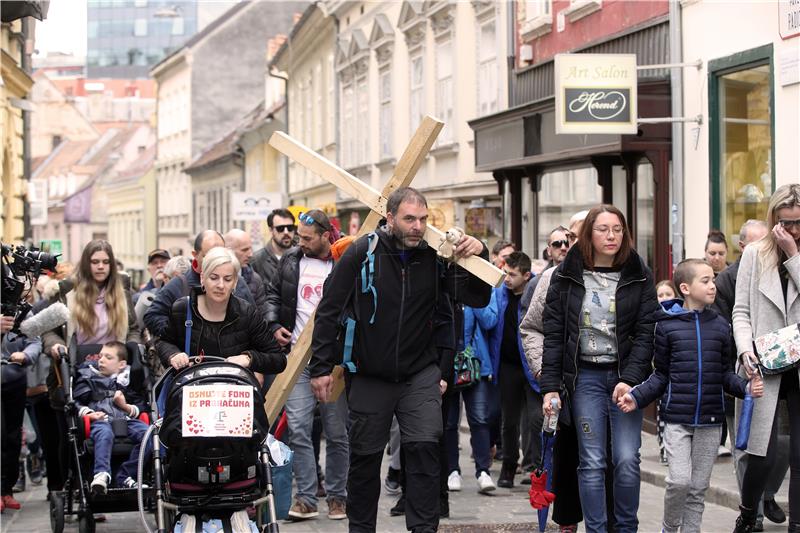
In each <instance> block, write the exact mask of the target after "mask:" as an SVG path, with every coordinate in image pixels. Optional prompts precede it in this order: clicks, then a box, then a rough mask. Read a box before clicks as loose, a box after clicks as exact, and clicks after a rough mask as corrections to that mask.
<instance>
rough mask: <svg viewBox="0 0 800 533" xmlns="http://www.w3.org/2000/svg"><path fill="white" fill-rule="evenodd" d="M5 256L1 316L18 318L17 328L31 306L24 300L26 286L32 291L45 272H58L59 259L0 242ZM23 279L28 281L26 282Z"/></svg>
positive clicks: (1, 250)
mask: <svg viewBox="0 0 800 533" xmlns="http://www.w3.org/2000/svg"><path fill="white" fill-rule="evenodd" d="M0 254H2V261H3V262H2V276H0V282H1V283H2V292H0V314H2V315H4V316H13V317H16V321H15V327H18V326H19V322H20V321H21V320H22V317H23V316H24V315H25V314H26V313H27V312H28V309H30V306H29V305H28V303H27V302H26V299H25V296H26V295H25V294H24V293H25V285H26V282H29V286H28V287H29V290H30V288H31V287H33V285H34V284H35V283H36V279H37V278H38V277H39V274H41V272H42V270H50V271H52V272H55V269H56V266H57V265H58V256H57V255H52V254H48V253H46V252H42V251H41V250H39V249H38V248H34V247H33V246H31V247H30V248H25V247H24V246H10V245H7V244H2V243H0ZM20 278H25V279H24V280H22V279H20Z"/></svg>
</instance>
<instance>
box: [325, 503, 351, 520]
mask: <svg viewBox="0 0 800 533" xmlns="http://www.w3.org/2000/svg"><path fill="white" fill-rule="evenodd" d="M328 518H330V519H331V520H344V519H345V518H347V504H346V503H345V502H344V501H343V500H340V499H339V498H331V499H330V500H328Z"/></svg>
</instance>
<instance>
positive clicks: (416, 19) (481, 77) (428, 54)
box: [290, 1, 513, 243]
mask: <svg viewBox="0 0 800 533" xmlns="http://www.w3.org/2000/svg"><path fill="white" fill-rule="evenodd" d="M322 5H323V7H324V9H325V11H326V13H327V14H329V15H332V16H333V17H335V19H336V21H337V24H338V28H339V33H338V38H337V45H336V51H335V55H334V65H333V67H334V71H335V73H336V81H337V92H338V96H337V98H338V102H339V104H338V130H339V142H338V143H337V144H338V160H339V163H340V165H341V166H342V167H344V168H345V169H347V170H349V171H350V172H351V173H352V174H354V175H355V176H357V177H359V178H360V179H362V180H364V181H366V182H367V183H369V184H371V185H372V186H373V187H376V188H378V189H380V188H382V186H383V184H384V183H386V182H387V181H388V179H389V178H390V177H391V175H392V173H393V172H394V165H395V163H396V162H397V160H399V159H400V157H401V155H402V153H403V151H404V150H405V147H406V145H407V143H408V142H409V140H410V139H411V137H412V135H413V134H414V132H415V131H416V128H417V126H418V125H419V124H420V122H421V120H422V118H423V117H424V116H425V115H432V116H434V117H437V118H439V119H441V120H442V121H443V122H444V123H445V126H444V128H443V129H442V131H441V133H440V134H439V137H438V138H437V141H436V143H435V144H434V146H433V149H432V150H431V152H430V155H429V156H428V157H427V159H426V161H425V162H424V163H423V165H422V166H421V167H420V169H419V171H418V172H417V175H416V177H415V179H414V181H413V186H415V187H417V188H419V189H420V190H422V191H423V192H424V193H425V194H426V196H427V198H428V203H429V208H430V213H431V222H432V223H433V225H435V226H436V227H438V228H441V229H446V228H449V227H452V226H463V227H464V228H465V229H466V230H467V231H468V232H469V233H471V234H473V235H476V236H478V237H481V238H484V239H486V240H488V241H489V242H490V243H491V242H493V241H494V240H496V239H497V238H498V237H499V236H500V235H501V234H502V229H501V224H500V221H501V218H500V208H501V205H500V201H499V197H498V195H497V191H498V189H497V184H496V182H495V181H494V180H493V179H492V176H491V174H490V173H487V172H485V171H483V170H482V169H476V167H475V164H474V161H475V159H474V158H475V156H474V148H473V139H472V131H471V130H470V128H469V126H468V121H469V120H471V119H473V118H475V117H477V116H481V115H485V114H489V113H494V112H497V111H499V110H501V109H505V108H506V107H507V105H508V90H507V80H508V78H507V67H506V64H505V57H504V55H505V54H504V50H505V49H506V48H507V45H506V42H507V40H508V39H509V33H508V26H507V24H506V20H507V18H508V12H507V9H508V8H509V6H511V5H513V4H510V3H507V2H478V1H474V2H454V1H426V2H375V3H352V2H341V1H328V2H324V3H323V4H322ZM466 87H469V88H470V90H463V88H466ZM290 102H291V95H290ZM291 109H292V106H291V103H290V116H291V114H292V111H291ZM291 123H292V119H291V117H290V132H291V131H292V126H291ZM336 206H337V212H338V214H339V216H340V218H342V219H343V220H344V222H345V224H347V221H348V220H349V219H350V217H351V216H352V214H353V213H356V214H358V215H359V216H361V217H362V218H363V215H364V214H365V212H366V210H365V209H364V207H363V206H362V205H360V204H359V203H358V202H357V201H355V200H352V199H351V198H349V197H346V196H343V195H341V194H339V195H338V196H337V198H336Z"/></svg>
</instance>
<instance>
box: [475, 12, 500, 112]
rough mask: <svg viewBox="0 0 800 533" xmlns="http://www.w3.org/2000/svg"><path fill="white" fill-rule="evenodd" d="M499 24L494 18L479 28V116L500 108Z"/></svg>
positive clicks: (481, 24)
mask: <svg viewBox="0 0 800 533" xmlns="http://www.w3.org/2000/svg"><path fill="white" fill-rule="evenodd" d="M498 70H499V64H498V61H497V26H496V23H495V20H494V19H490V20H487V21H485V22H482V23H480V25H479V29H478V83H477V85H478V116H483V115H488V114H490V113H494V112H495V111H497V109H498V100H499V98H500V95H499V93H500V90H499V84H498V76H499V72H498Z"/></svg>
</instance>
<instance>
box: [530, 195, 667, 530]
mask: <svg viewBox="0 0 800 533" xmlns="http://www.w3.org/2000/svg"><path fill="white" fill-rule="evenodd" d="M657 311H658V301H657V299H656V290H655V284H654V282H653V276H652V274H651V272H650V270H649V269H648V268H647V266H646V265H645V264H644V262H643V261H642V259H641V258H640V257H639V255H638V254H637V253H636V252H635V251H634V250H633V247H632V242H631V235H630V232H629V230H628V226H627V225H626V223H625V217H624V216H623V214H622V213H621V212H620V211H619V210H618V209H617V208H616V207H614V206H611V205H602V206H599V207H595V208H594V209H592V210H590V211H589V213H588V215H587V216H586V220H585V222H584V224H583V226H582V228H581V230H580V233H579V235H578V242H577V243H576V244H575V246H573V247H572V248H571V249H570V251H569V252H568V253H567V256H566V258H565V259H564V261H563V262H562V263H561V265H560V266H559V267H558V268H557V269H556V270H555V272H554V273H553V276H552V279H551V282H550V287H549V289H548V292H547V300H546V305H545V308H544V316H543V329H544V348H543V355H542V372H541V377H540V380H539V383H540V385H541V387H542V393H543V394H545V396H544V411H545V416H547V415H549V414H550V413H551V412H552V409H553V405H552V404H551V402H553V403H554V404H556V405H559V406H562V405H563V409H564V411H563V416H567V415H571V421H572V423H574V424H575V428H576V432H577V434H578V462H579V467H578V480H579V493H580V499H581V507H582V510H583V516H584V521H585V526H586V531H587V532H605V531H606V530H607V529H608V527H607V526H608V517H607V514H606V490H605V475H606V453H607V449H608V446H607V445H608V440H609V439H610V443H611V447H610V450H611V458H612V462H613V464H614V482H613V487H614V491H613V492H614V502H615V503H614V518H615V519H616V526H615V531H617V532H619V533H623V532H629V531H636V530H637V528H638V519H637V512H638V509H639V484H640V475H639V448H640V446H641V431H642V412H641V411H637V412H633V413H623V412H622V411H621V410H620V409H619V408H618V407H617V401H618V399H619V398H621V397H622V395H623V394H625V393H626V392H628V391H629V390H630V389H631V388H632V387H634V386H636V385H638V384H639V383H642V382H643V381H644V380H645V379H646V378H647V376H648V375H649V374H650V371H651V369H652V366H651V361H652V354H653V327H654V320H655V316H656V313H657ZM562 401H563V404H562Z"/></svg>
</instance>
